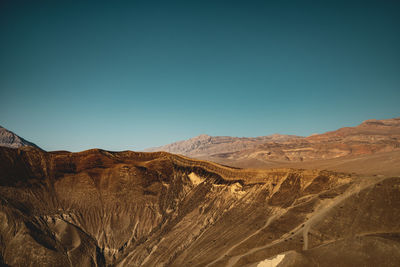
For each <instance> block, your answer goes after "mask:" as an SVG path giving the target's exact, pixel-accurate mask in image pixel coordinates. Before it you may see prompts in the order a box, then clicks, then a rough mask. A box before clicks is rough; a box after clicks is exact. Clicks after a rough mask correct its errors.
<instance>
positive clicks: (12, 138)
mask: <svg viewBox="0 0 400 267" xmlns="http://www.w3.org/2000/svg"><path fill="white" fill-rule="evenodd" d="M0 146H3V147H11V148H18V147H23V146H32V147H36V148H39V147H38V146H37V145H35V144H34V143H31V142H29V141H26V140H25V139H23V138H22V137H19V136H18V135H16V134H15V133H13V132H11V131H9V130H7V129H6V128H3V127H1V126H0Z"/></svg>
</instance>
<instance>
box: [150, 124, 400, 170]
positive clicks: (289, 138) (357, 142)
mask: <svg viewBox="0 0 400 267" xmlns="http://www.w3.org/2000/svg"><path fill="white" fill-rule="evenodd" d="M145 151H166V152H170V153H176V154H182V155H185V156H189V157H193V158H198V159H205V160H210V161H215V162H218V163H221V164H228V165H232V166H236V167H262V168H264V167H273V166H276V165H279V164H284V163H295V162H306V161H315V160H327V159H337V158H342V157H349V156H353V157H354V156H362V155H371V154H374V153H380V152H391V151H400V118H394V119H387V120H367V121H364V122H363V123H361V124H360V125H358V126H356V127H345V128H341V129H339V130H336V131H331V132H327V133H323V134H314V135H311V136H308V137H300V136H293V135H279V134H275V135H271V136H262V137H255V138H238V137H227V136H208V135H200V136H197V137H194V138H191V139H189V140H185V141H179V142H176V143H172V144H169V145H165V146H161V147H156V148H150V149H147V150H145Z"/></svg>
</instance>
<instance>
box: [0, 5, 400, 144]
mask: <svg viewBox="0 0 400 267" xmlns="http://www.w3.org/2000/svg"><path fill="white" fill-rule="evenodd" d="M399 14H400V1H350V0H348V1H339V0H335V1H299V0H296V1H251V0H247V1H245V0H243V1H218V0H215V1H204V0H203V1H159V2H155V1H104V2H101V1H92V2H89V1H54V0H51V1H16V0H3V1H1V2H0V36H1V42H0V125H2V126H4V127H6V128H8V129H10V130H12V131H14V132H16V133H17V134H19V135H21V136H22V137H24V138H26V139H28V140H30V141H32V142H35V143H36V144H37V145H39V146H41V147H42V148H44V149H46V150H58V149H66V150H71V151H80V150H84V149H88V148H94V147H99V148H103V149H109V150H125V149H131V150H139V149H143V148H146V147H151V146H158V145H163V144H166V143H170V142H174V141H177V140H182V139H187V138H190V137H193V136H196V135H199V134H202V133H206V134H210V135H230V136H261V135H269V134H273V133H283V134H297V135H309V134H312V133H321V132H325V131H328V130H334V129H336V128H339V127H342V126H352V125H357V124H359V123H360V122H361V121H363V120H366V119H371V118H377V119H382V118H392V117H398V116H400V16H399Z"/></svg>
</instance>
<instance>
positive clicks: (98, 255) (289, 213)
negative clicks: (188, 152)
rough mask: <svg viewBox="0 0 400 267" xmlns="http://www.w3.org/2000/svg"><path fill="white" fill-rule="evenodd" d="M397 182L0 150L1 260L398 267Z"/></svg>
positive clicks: (160, 158)
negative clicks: (273, 262)
mask: <svg viewBox="0 0 400 267" xmlns="http://www.w3.org/2000/svg"><path fill="white" fill-rule="evenodd" d="M399 189H400V178H399V177H387V176H386V177H384V176H382V177H380V176H379V177H378V176H376V177H374V176H372V177H360V176H356V175H349V174H345V173H337V172H329V171H318V170H297V169H271V170H256V169H235V168H229V167H225V166H221V165H218V164H215V163H211V162H206V161H200V160H193V159H189V158H186V157H183V156H178V155H173V154H169V153H166V152H158V153H143V152H142V153H140V152H131V151H125V152H109V151H104V150H98V149H94V150H88V151H84V152H79V153H69V152H44V151H42V150H39V149H36V148H29V147H28V148H22V149H11V148H0V264H3V265H4V264H7V265H9V266H257V265H258V264H265V265H267V266H268V264H269V263H271V261H272V260H275V262H276V261H278V262H280V263H281V265H279V266H328V265H329V266H399V265H400V224H399V221H400V194H399Z"/></svg>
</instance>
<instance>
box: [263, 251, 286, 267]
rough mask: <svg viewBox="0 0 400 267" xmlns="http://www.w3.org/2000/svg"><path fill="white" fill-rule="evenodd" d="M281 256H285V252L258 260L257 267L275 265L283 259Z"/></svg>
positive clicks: (273, 266)
mask: <svg viewBox="0 0 400 267" xmlns="http://www.w3.org/2000/svg"><path fill="white" fill-rule="evenodd" d="M283 258H285V254H279V255H277V256H276V257H274V258H272V259H266V260H263V261H260V262H259V263H258V264H257V267H276V266H278V264H279V263H280V262H281V261H282V260H283Z"/></svg>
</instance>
